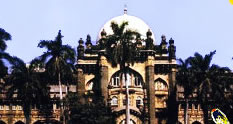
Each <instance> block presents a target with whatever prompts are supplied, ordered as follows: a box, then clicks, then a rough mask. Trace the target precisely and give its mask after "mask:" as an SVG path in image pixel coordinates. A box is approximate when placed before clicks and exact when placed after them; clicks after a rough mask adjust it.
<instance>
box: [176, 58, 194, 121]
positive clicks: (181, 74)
mask: <svg viewBox="0 0 233 124" xmlns="http://www.w3.org/2000/svg"><path fill="white" fill-rule="evenodd" d="M178 61H179V62H180V64H179V65H178V72H177V77H176V78H177V84H179V85H180V86H182V87H183V89H184V91H183V92H184V99H185V104H186V107H185V116H184V120H185V124H188V109H189V108H188V107H189V96H190V95H191V94H192V93H193V90H194V87H195V86H194V81H193V80H194V78H193V74H192V70H191V69H190V63H189V62H190V58H188V59H186V60H184V61H183V60H182V59H178Z"/></svg>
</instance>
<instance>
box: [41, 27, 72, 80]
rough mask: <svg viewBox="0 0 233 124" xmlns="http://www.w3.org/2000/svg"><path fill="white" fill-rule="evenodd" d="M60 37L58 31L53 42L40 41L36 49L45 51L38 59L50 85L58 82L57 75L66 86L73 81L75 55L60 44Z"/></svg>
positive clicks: (66, 46) (68, 47)
mask: <svg viewBox="0 0 233 124" xmlns="http://www.w3.org/2000/svg"><path fill="white" fill-rule="evenodd" d="M62 37H63V36H62V35H61V31H59V32H58V35H57V37H56V38H55V40H42V41H40V43H39V44H38V47H40V48H46V49H47V51H46V52H44V54H43V55H41V56H40V59H41V61H43V62H44V63H45V68H46V72H47V73H48V75H49V77H50V78H49V82H50V83H57V82H58V81H59V79H58V74H59V73H60V75H61V79H60V80H61V82H63V83H65V84H68V83H70V82H72V81H73V72H74V71H75V67H74V63H75V60H76V59H75V57H76V54H75V50H74V49H73V48H71V46H69V45H63V44H62Z"/></svg>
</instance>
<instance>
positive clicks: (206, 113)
mask: <svg viewBox="0 0 233 124" xmlns="http://www.w3.org/2000/svg"><path fill="white" fill-rule="evenodd" d="M202 110H203V113H204V124H208V106H207V105H202Z"/></svg>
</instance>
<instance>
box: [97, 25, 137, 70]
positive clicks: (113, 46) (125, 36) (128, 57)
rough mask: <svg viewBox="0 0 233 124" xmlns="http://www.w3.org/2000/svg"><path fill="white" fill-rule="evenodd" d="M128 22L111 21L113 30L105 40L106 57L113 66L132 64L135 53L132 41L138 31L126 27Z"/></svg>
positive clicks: (122, 66) (123, 66)
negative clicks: (119, 23) (117, 22)
mask: <svg viewBox="0 0 233 124" xmlns="http://www.w3.org/2000/svg"><path fill="white" fill-rule="evenodd" d="M127 25H128V22H123V23H122V24H121V25H118V24H116V23H115V22H112V23H111V27H112V30H113V34H112V35H108V36H107V37H106V38H104V39H100V41H102V40H105V42H104V43H105V45H104V46H106V53H107V59H108V61H110V62H111V63H112V65H113V66H116V65H117V64H120V67H121V69H123V68H125V66H126V64H127V65H129V64H133V63H134V57H135V54H136V46H135V44H134V43H132V41H133V40H135V38H136V37H137V36H140V34H139V33H138V32H135V31H131V30H128V29H126V26H127Z"/></svg>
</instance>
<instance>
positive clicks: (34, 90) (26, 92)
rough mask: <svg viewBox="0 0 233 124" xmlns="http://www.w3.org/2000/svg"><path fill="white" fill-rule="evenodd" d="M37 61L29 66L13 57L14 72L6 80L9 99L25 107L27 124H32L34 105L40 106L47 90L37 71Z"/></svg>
mask: <svg viewBox="0 0 233 124" xmlns="http://www.w3.org/2000/svg"><path fill="white" fill-rule="evenodd" d="M35 61H37V60H36V59H35V60H33V61H32V62H31V63H30V65H29V66H27V65H26V64H25V63H24V62H23V61H22V60H21V59H19V58H17V57H13V61H11V64H12V67H11V68H12V72H11V74H10V75H9V76H8V77H7V79H6V84H5V85H6V89H7V98H9V99H10V100H16V102H17V100H19V104H20V105H21V106H22V107H23V111H24V116H25V118H26V124H30V121H31V119H30V115H31V108H32V105H35V104H39V103H38V102H40V99H41V98H42V96H43V94H45V92H46V91H45V89H46V88H44V87H42V86H43V85H42V84H41V82H40V78H39V74H38V72H36V71H35V69H36V68H35V67H36V66H35Z"/></svg>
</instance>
